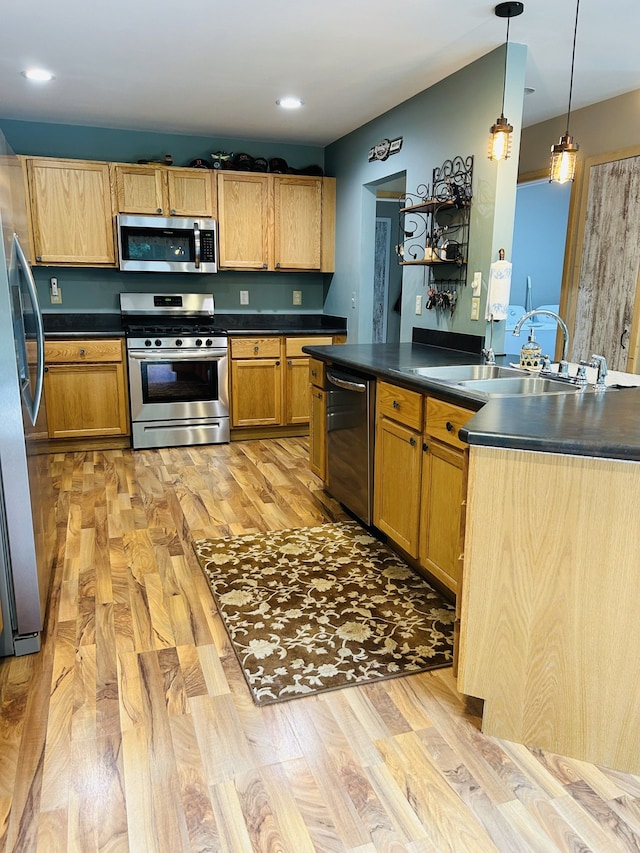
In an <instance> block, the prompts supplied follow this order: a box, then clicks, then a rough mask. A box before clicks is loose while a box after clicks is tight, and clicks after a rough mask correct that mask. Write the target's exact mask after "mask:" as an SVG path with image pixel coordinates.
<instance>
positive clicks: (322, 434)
mask: <svg viewBox="0 0 640 853" xmlns="http://www.w3.org/2000/svg"><path fill="white" fill-rule="evenodd" d="M309 385H310V386H311V413H310V416H311V420H310V424H309V467H310V468H311V470H312V471H313V473H314V474H316V475H317V476H318V477H320V479H321V480H323V481H324V480H326V479H327V392H326V388H325V375H324V362H323V361H319V360H318V359H317V358H310V359H309Z"/></svg>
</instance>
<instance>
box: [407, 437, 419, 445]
mask: <svg viewBox="0 0 640 853" xmlns="http://www.w3.org/2000/svg"><path fill="white" fill-rule="evenodd" d="M417 443H418V442H417V441H416V440H415V438H414V437H413V436H411V438H410V439H409V444H410V445H411V447H415V446H416V444H417Z"/></svg>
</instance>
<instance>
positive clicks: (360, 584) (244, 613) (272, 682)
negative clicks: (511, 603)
mask: <svg viewBox="0 0 640 853" xmlns="http://www.w3.org/2000/svg"><path fill="white" fill-rule="evenodd" d="M194 547H195V550H196V554H197V555H198V559H199V561H200V564H201V566H202V568H203V571H204V573H205V575H206V577H207V578H208V580H209V583H210V585H211V589H212V591H213V596H214V599H215V602H216V604H217V605H218V608H219V610H220V613H221V615H222V619H223V621H224V624H225V627H226V629H227V632H228V634H229V637H230V639H231V642H232V645H233V648H234V651H235V653H236V655H237V657H238V660H239V661H240V664H241V666H242V669H243V672H244V675H245V678H246V679H247V683H248V685H249V687H250V689H251V692H252V694H253V698H254V701H255V702H256V703H257V704H259V705H263V704H268V703H271V702H278V701H282V700H285V699H293V698H295V697H298V696H305V695H309V694H310V693H317V692H320V691H325V690H333V689H335V688H337V687H344V686H347V685H351V684H363V683H366V682H371V681H379V680H380V679H383V678H390V677H394V676H399V675H407V674H409V673H415V672H423V671H425V670H429V669H436V668H439V667H444V666H450V665H451V663H452V657H453V621H454V615H455V613H454V608H453V607H452V606H451V605H450V604H449V603H448V602H447V601H446V600H445V599H444V598H442V596H440V594H439V593H437V592H436V591H435V590H434V589H433V588H432V587H431V586H429V584H428V583H427V582H426V581H425V580H423V579H422V578H421V577H420V576H419V575H417V574H416V573H415V572H414V571H413V570H412V569H410V568H409V567H408V566H407V565H406V564H405V563H404V562H402V560H401V559H400V558H399V557H398V556H397V555H396V554H394V553H393V552H392V551H391V550H390V549H389V548H387V547H386V545H383V544H382V543H381V542H379V541H378V540H377V539H375V538H374V537H373V536H371V535H369V534H368V533H367V532H366V530H363V528H362V527H360V525H359V524H357V523H356V522H347V523H338V524H323V525H322V526H320V527H303V528H299V529H295V530H279V531H276V532H271V533H261V534H254V535H249V536H238V537H232V538H225V539H200V540H198V541H197V542H195V543H194Z"/></svg>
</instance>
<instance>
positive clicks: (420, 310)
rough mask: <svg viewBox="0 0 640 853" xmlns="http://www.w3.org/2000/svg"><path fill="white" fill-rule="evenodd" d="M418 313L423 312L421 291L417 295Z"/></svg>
mask: <svg viewBox="0 0 640 853" xmlns="http://www.w3.org/2000/svg"><path fill="white" fill-rule="evenodd" d="M416 314H422V295H421V294H420V293H418V295H417V296H416Z"/></svg>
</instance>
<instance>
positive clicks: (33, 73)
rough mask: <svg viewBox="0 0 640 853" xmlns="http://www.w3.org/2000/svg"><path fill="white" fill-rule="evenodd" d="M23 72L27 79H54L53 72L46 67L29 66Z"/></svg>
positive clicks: (38, 80) (39, 81)
mask: <svg viewBox="0 0 640 853" xmlns="http://www.w3.org/2000/svg"><path fill="white" fill-rule="evenodd" d="M22 73H23V75H24V76H25V77H26V78H27V80H35V81H36V82H37V83H48V82H49V80H53V74H52V73H51V72H50V71H46V70H45V69H44V68H27V70H26V71H23V72H22Z"/></svg>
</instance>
